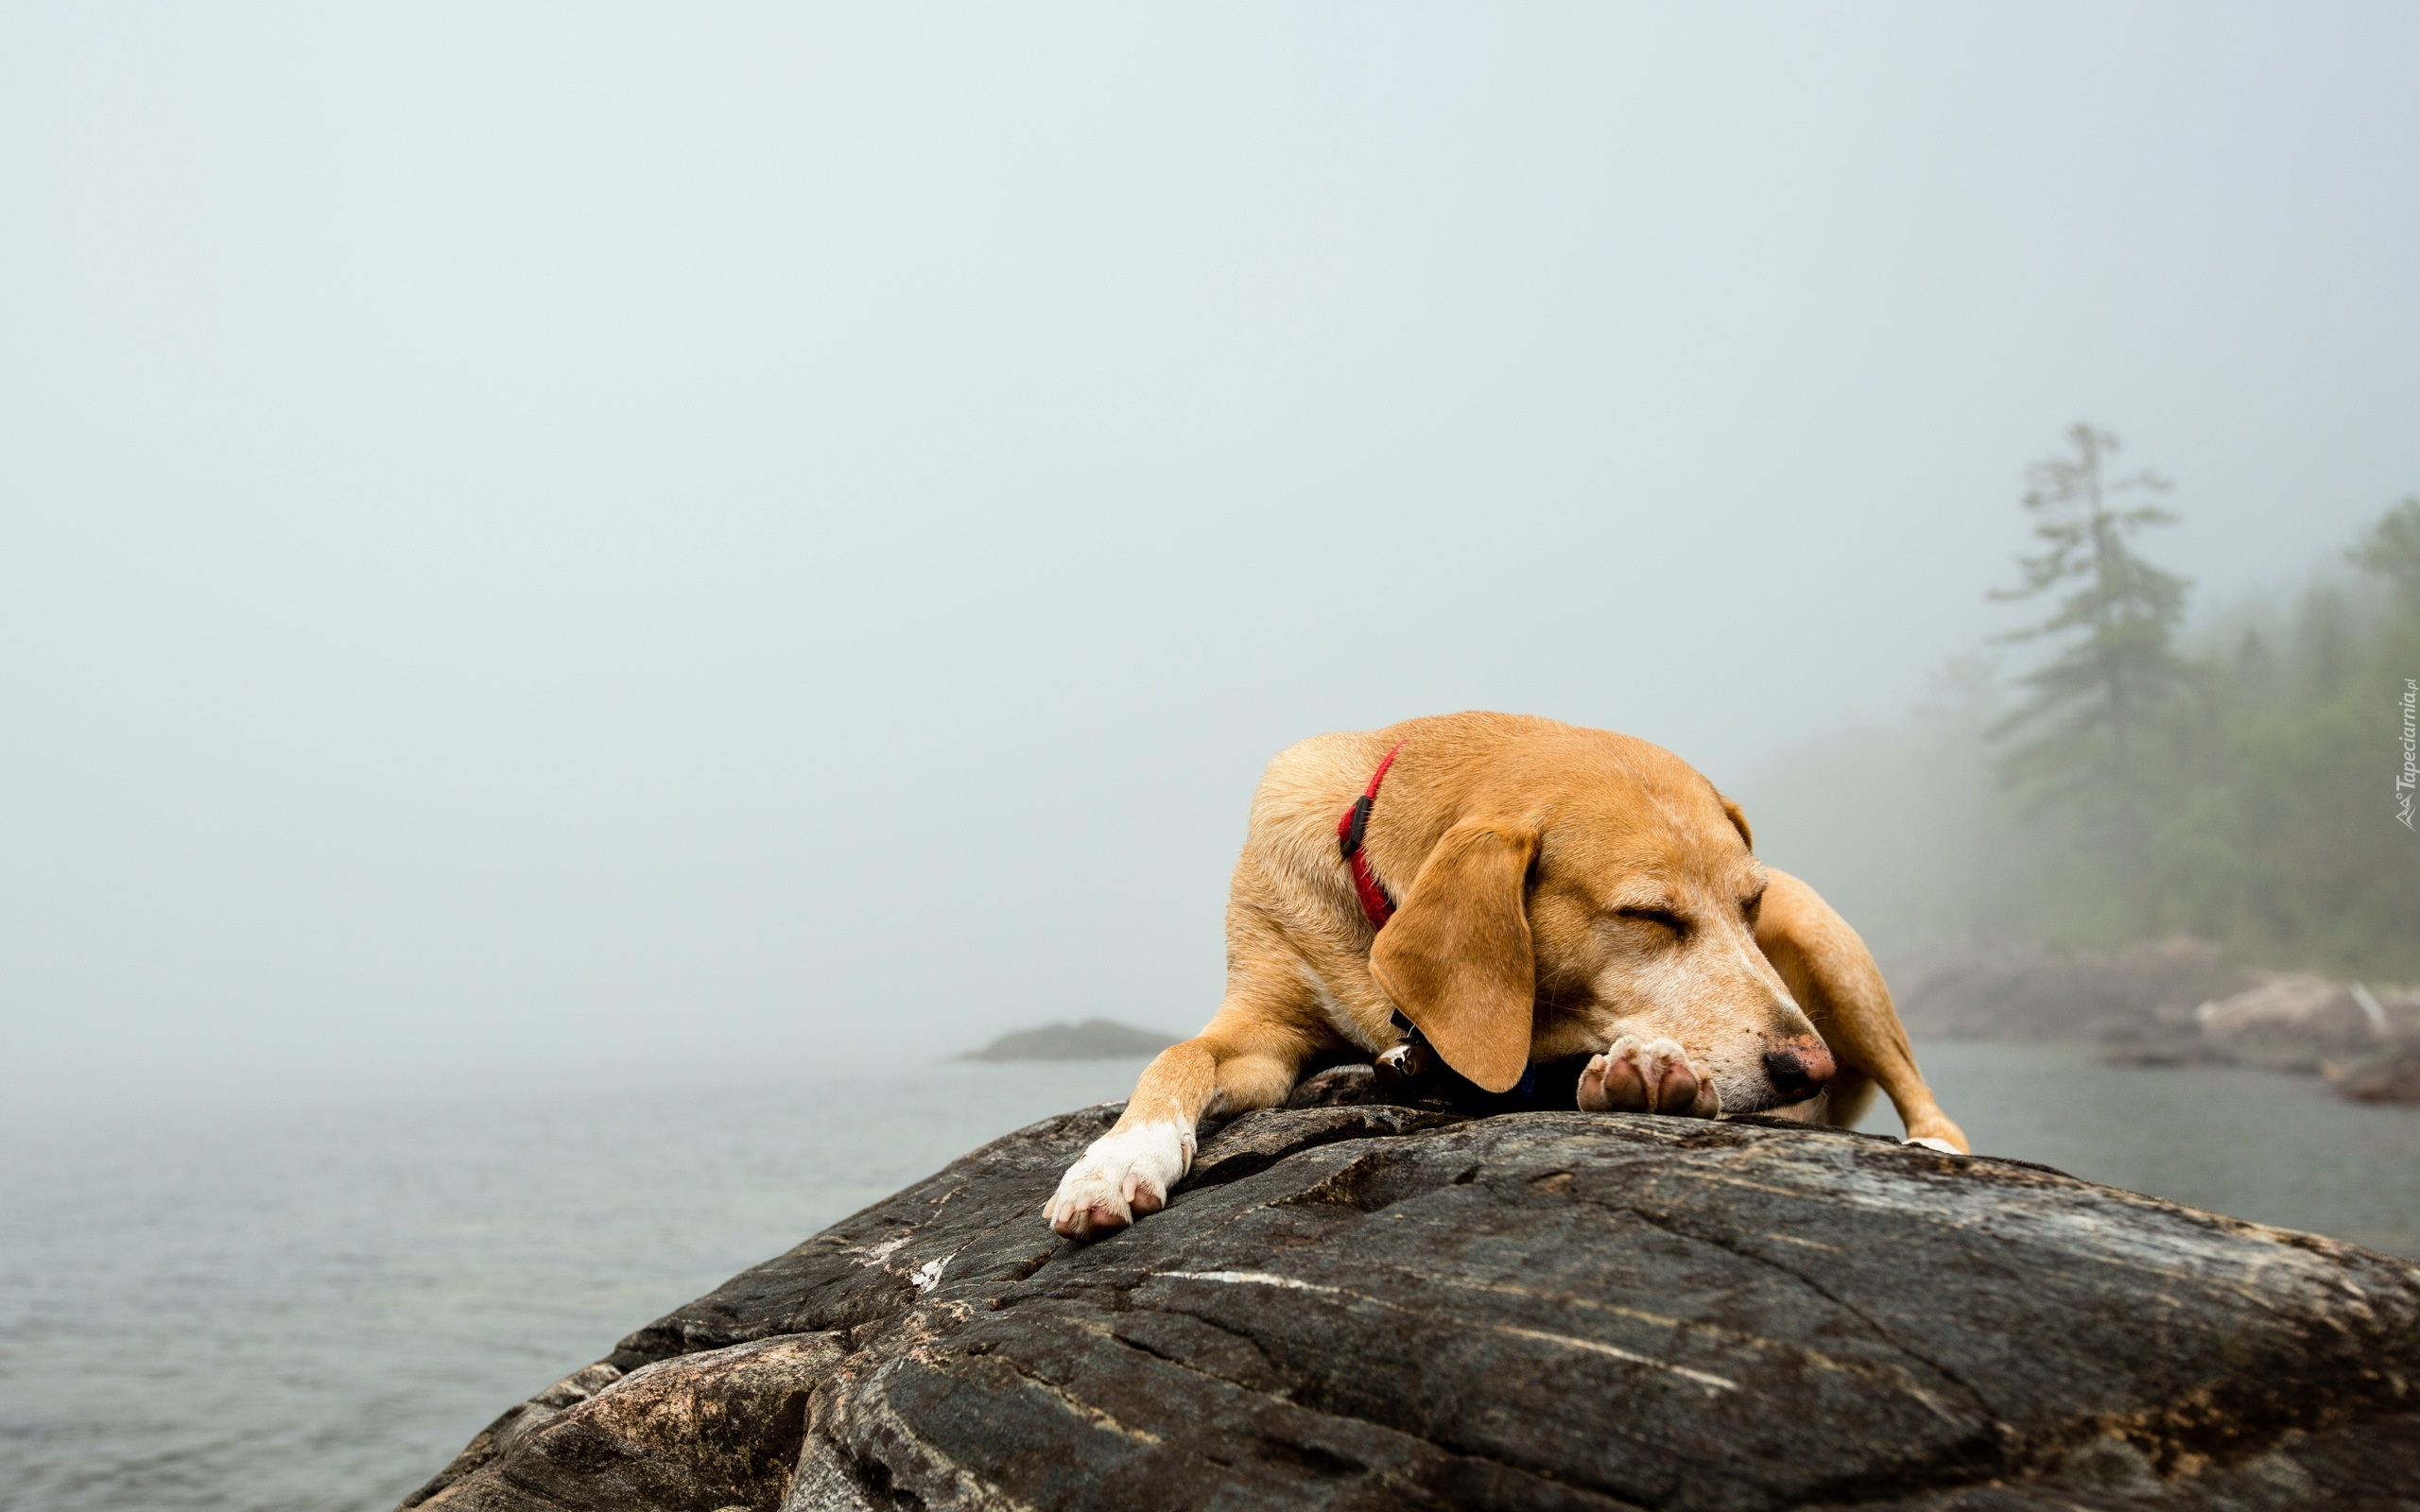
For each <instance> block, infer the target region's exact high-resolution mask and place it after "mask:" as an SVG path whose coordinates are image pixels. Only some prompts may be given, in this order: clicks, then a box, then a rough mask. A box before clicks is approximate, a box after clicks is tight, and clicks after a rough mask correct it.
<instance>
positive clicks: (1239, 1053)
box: [1044, 1011, 1307, 1239]
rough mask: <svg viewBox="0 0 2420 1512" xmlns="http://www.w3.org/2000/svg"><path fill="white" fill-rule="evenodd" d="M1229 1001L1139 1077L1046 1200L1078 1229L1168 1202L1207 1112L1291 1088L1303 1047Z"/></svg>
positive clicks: (1254, 1103)
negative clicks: (1119, 1110) (1237, 1011)
mask: <svg viewBox="0 0 2420 1512" xmlns="http://www.w3.org/2000/svg"><path fill="white" fill-rule="evenodd" d="M1236 1017H1237V1016H1236V1015H1233V1014H1232V1013H1230V1012H1226V1011H1222V1012H1221V1013H1220V1014H1219V1017H1218V1018H1217V1019H1214V1020H1212V1021H1211V1024H1210V1027H1209V1028H1208V1029H1207V1030H1204V1031H1203V1032H1202V1033H1201V1036H1200V1037H1198V1038H1196V1039H1192V1040H1185V1041H1184V1043H1183V1044H1176V1045H1170V1046H1169V1047H1168V1048H1167V1049H1166V1050H1163V1051H1161V1052H1160V1054H1159V1057H1158V1058H1157V1059H1155V1060H1153V1061H1152V1062H1151V1063H1150V1066H1148V1067H1146V1068H1145V1069H1144V1072H1143V1076H1142V1079H1141V1080H1140V1081H1138V1082H1136V1083H1135V1084H1134V1096H1133V1098H1132V1100H1131V1101H1130V1102H1128V1103H1127V1105H1126V1111H1125V1113H1124V1114H1123V1115H1122V1116H1121V1117H1120V1118H1119V1119H1118V1120H1117V1123H1116V1125H1115V1126H1113V1127H1112V1128H1111V1129H1110V1131H1109V1132H1108V1133H1106V1134H1104V1135H1102V1136H1101V1137H1100V1138H1099V1139H1097V1140H1095V1141H1093V1143H1092V1147H1091V1148H1090V1149H1087V1150H1086V1151H1084V1154H1083V1158H1082V1159H1081V1160H1078V1161H1077V1162H1076V1163H1075V1164H1074V1165H1071V1166H1069V1167H1068V1168H1067V1174H1066V1175H1065V1176H1063V1177H1061V1178H1060V1180H1059V1191H1058V1193H1057V1194H1056V1195H1054V1196H1052V1197H1051V1199H1050V1205H1049V1206H1048V1207H1047V1208H1046V1209H1045V1210H1044V1212H1045V1215H1046V1216H1047V1217H1048V1218H1049V1220H1050V1227H1051V1228H1052V1229H1057V1230H1058V1231H1059V1232H1060V1233H1062V1234H1064V1235H1066V1236H1067V1237H1068V1238H1070V1239H1098V1238H1100V1237H1102V1236H1103V1235H1105V1234H1111V1233H1115V1232H1116V1231H1117V1230H1118V1229H1123V1228H1125V1227H1126V1226H1127V1225H1129V1224H1131V1223H1132V1222H1133V1221H1134V1220H1135V1219H1136V1218H1139V1217H1143V1216H1145V1215H1147V1214H1150V1213H1154V1212H1157V1211H1160V1210H1161V1209H1162V1208H1164V1207H1166V1206H1167V1200H1168V1193H1169V1192H1170V1191H1171V1190H1172V1189H1173V1188H1174V1187H1175V1186H1176V1184H1177V1182H1178V1181H1179V1180H1180V1179H1182V1178H1183V1177H1184V1173H1185V1172H1186V1171H1187V1170H1188V1169H1190V1168H1191V1167H1192V1165H1193V1142H1194V1130H1195V1128H1196V1127H1197V1126H1198V1125H1200V1124H1201V1115H1202V1114H1203V1113H1205V1112H1209V1111H1212V1110H1214V1109H1215V1110H1217V1111H1219V1112H1241V1111H1243V1110H1245V1109H1247V1108H1272V1107H1275V1106H1276V1105H1277V1104H1279V1103H1282V1102H1284V1101H1285V1100H1286V1094H1287V1092H1288V1091H1291V1090H1292V1089H1293V1086H1294V1074H1295V1073H1296V1072H1297V1071H1298V1070H1300V1069H1301V1067H1302V1063H1303V1058H1304V1056H1305V1054H1306V1053H1307V1051H1306V1048H1305V1047H1302V1046H1299V1045H1297V1044H1296V1043H1295V1040H1294V1037H1293V1036H1291V1035H1286V1034H1282V1033H1271V1032H1270V1030H1269V1029H1268V1028H1267V1027H1266V1026H1263V1025H1259V1024H1255V1023H1253V1022H1250V1021H1249V1020H1246V1021H1245V1022H1241V1023H1237V1022H1231V1020H1232V1019H1234V1018H1236Z"/></svg>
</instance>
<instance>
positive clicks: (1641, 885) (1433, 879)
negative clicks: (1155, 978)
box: [1047, 713, 1966, 1239]
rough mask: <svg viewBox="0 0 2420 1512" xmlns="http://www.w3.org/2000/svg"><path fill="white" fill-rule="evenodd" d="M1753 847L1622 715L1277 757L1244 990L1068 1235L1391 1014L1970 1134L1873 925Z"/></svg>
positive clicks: (1191, 1043) (1084, 1199)
mask: <svg viewBox="0 0 2420 1512" xmlns="http://www.w3.org/2000/svg"><path fill="white" fill-rule="evenodd" d="M1751 843H1752V842H1751V839H1750V835H1749V831H1748V821H1747V819H1746V818H1745V817H1744V816H1742V815H1741V814H1740V812H1739V809H1738V807H1737V805H1736V804H1734V803H1732V802H1731V801H1730V800H1729V799H1725V798H1723V797H1722V795H1720V793H1717V792H1716V791H1715V790H1714V785H1713V784H1712V783H1711V782H1707V781H1706V780H1705V779H1704V778H1703V777H1702V776H1700V775H1699V774H1698V773H1697V772H1696V771H1695V770H1694V769H1693V768H1691V767H1690V766H1689V765H1687V764H1686V763H1684V762H1683V761H1681V760H1680V759H1679V758H1678V757H1675V756H1673V755H1672V754H1671V753H1670V752H1668V751H1667V750H1664V749H1662V748H1660V747H1655V746H1651V745H1649V744H1647V743H1646V742H1645V741H1642V740H1634V739H1632V738H1630V737H1629V736H1627V735H1616V734H1614V733H1612V732H1610V731H1608V730H1582V729H1578V728H1576V727H1573V726H1570V725H1561V724H1556V723H1555V722H1553V721H1552V720H1547V719H1534V718H1530V717H1528V716H1525V715H1518V714H1494V713H1461V714H1446V715H1443V716H1440V717H1437V718H1432V719H1413V720H1409V721H1407V722H1406V723H1403V724H1400V725H1395V726H1393V727H1392V728H1390V729H1386V730H1371V731H1366V732H1357V733H1348V734H1336V735H1322V736H1320V737H1318V738H1317V739H1314V740H1307V741H1305V742H1304V743H1303V744H1301V745H1299V746H1296V747H1293V748H1292V749H1290V750H1288V751H1286V752H1284V753H1283V754H1281V755H1280V756H1278V758H1277V759H1276V760H1275V761H1273V762H1271V763H1270V764H1269V770H1268V772H1267V773H1266V774H1265V775H1263V777H1262V778H1261V782H1260V787H1259V789H1258V790H1257V791H1256V792H1255V793H1253V803H1252V823H1251V829H1250V832H1249V833H1248V834H1247V835H1246V837H1245V840H1244V852H1243V857H1242V859H1241V860H1239V861H1237V862H1236V875H1235V882H1234V885H1233V889H1232V891H1231V892H1230V894H1229V897H1228V902H1227V996H1226V1001H1224V1002H1223V1003H1221V1004H1220V1005H1219V1011H1218V1014H1217V1016H1216V1017H1214V1018H1212V1019H1211V1021H1210V1024H1209V1027H1208V1028H1206V1029H1204V1030H1202V1031H1201V1034H1200V1035H1199V1036H1197V1037H1195V1038H1194V1039H1191V1040H1185V1041H1184V1043H1183V1044H1178V1045H1172V1046H1170V1047H1169V1048H1168V1049H1167V1050H1165V1051H1163V1052H1162V1053H1161V1054H1160V1056H1159V1058H1157V1059H1155V1060H1153V1061H1152V1062H1151V1064H1150V1067H1149V1069H1147V1070H1146V1071H1145V1072H1144V1073H1143V1077H1142V1080H1141V1081H1140V1082H1139V1083H1138V1084H1137V1085H1136V1087H1135V1089H1134V1097H1133V1100H1132V1102H1130V1103H1129V1104H1128V1105H1127V1108H1126V1112H1125V1115H1124V1116H1123V1117H1121V1118H1120V1119H1119V1120H1118V1121H1117V1124H1116V1126H1115V1127H1114V1128H1112V1129H1111V1130H1110V1132H1109V1133H1107V1134H1105V1135H1103V1136H1102V1137H1101V1138H1100V1139H1098V1140H1097V1141H1095V1142H1094V1143H1093V1145H1092V1147H1091V1148H1090V1149H1089V1150H1087V1151H1086V1152H1085V1153H1084V1156H1083V1158H1082V1159H1081V1160H1078V1161H1077V1162H1076V1163H1075V1165H1074V1166H1072V1167H1071V1168H1069V1170H1068V1172H1067V1174H1066V1176H1065V1177H1064V1178H1063V1180H1061V1182H1060V1183H1059V1192H1058V1194H1057V1195H1056V1196H1054V1197H1053V1198H1052V1199H1051V1201H1050V1206H1049V1208H1048V1210H1047V1211H1048V1216H1049V1219H1050V1225H1051V1227H1052V1228H1053V1229H1057V1230H1058V1231H1059V1232H1060V1233H1063V1234H1066V1235H1068V1236H1070V1237H1073V1238H1079V1239H1086V1238H1096V1237H1098V1236H1099V1235H1101V1234H1103V1233H1106V1232H1109V1231H1112V1230H1115V1229H1123V1228H1125V1227H1126V1226H1127V1225H1128V1224H1130V1223H1132V1221H1133V1220H1134V1219H1135V1218H1136V1217H1137V1216H1139V1215H1142V1214H1146V1213H1152V1212H1157V1211H1159V1210H1160V1208H1161V1207H1162V1206H1163V1205H1164V1204H1165V1203H1166V1202H1167V1195H1168V1191H1169V1189H1170V1188H1171V1187H1172V1186H1173V1185H1174V1184H1175V1183H1176V1181H1177V1180H1178V1178H1179V1177H1183V1176H1184V1172H1185V1170H1186V1168H1187V1167H1188V1166H1189V1165H1190V1164H1191V1163H1192V1160H1193V1148H1194V1130H1195V1126H1196V1125H1198V1124H1199V1123H1200V1121H1201V1117H1202V1115H1203V1114H1205V1113H1234V1112H1240V1111H1243V1110H1244V1109H1247V1108H1269V1107H1272V1106H1274V1105H1276V1104H1278V1103H1282V1102H1284V1101H1285V1100H1286V1095H1287V1093H1288V1091H1291V1090H1292V1089H1293V1086H1294V1082H1295V1078H1296V1075H1297V1074H1299V1073H1300V1071H1301V1070H1302V1068H1303V1066H1304V1065H1305V1062H1307V1061H1309V1060H1311V1059H1312V1058H1313V1057H1334V1056H1336V1055H1337V1054H1339V1053H1340V1052H1343V1053H1353V1052H1358V1053H1364V1054H1368V1055H1371V1056H1383V1055H1386V1054H1388V1053H1390V1052H1392V1053H1393V1054H1394V1055H1395V1056H1396V1057H1400V1056H1402V1055H1403V1054H1404V1044H1405V1041H1406V1038H1407V1037H1406V1033H1405V1031H1404V1030H1403V1029H1402V1028H1400V1027H1399V1026H1398V1024H1397V1022H1396V1012H1397V1010H1398V1009H1400V1010H1401V1013H1402V1015H1403V1017H1404V1019H1406V1020H1408V1021H1409V1023H1410V1024H1411V1025H1413V1026H1414V1028H1415V1029H1416V1031H1417V1036H1416V1039H1417V1040H1425V1042H1426V1046H1427V1047H1429V1048H1430V1049H1432V1050H1433V1052H1434V1054H1435V1055H1436V1056H1437V1057H1442V1058H1443V1061H1444V1062H1445V1064H1446V1065H1447V1066H1449V1067H1450V1068H1452V1070H1453V1071H1455V1072H1457V1073H1459V1074H1461V1075H1462V1076H1464V1077H1466V1078H1468V1079H1469V1080H1470V1081H1472V1082H1475V1083H1477V1084H1478V1087H1480V1088H1482V1089H1484V1090H1485V1091H1490V1092H1501V1091H1507V1090H1508V1089H1511V1088H1513V1086H1515V1085H1516V1084H1518V1083H1519V1082H1521V1080H1522V1078H1523V1074H1524V1073H1525V1072H1526V1071H1527V1070H1528V1068H1529V1067H1530V1065H1531V1064H1532V1063H1534V1062H1545V1061H1549V1060H1557V1059H1561V1058H1562V1057H1577V1056H1589V1057H1591V1058H1589V1059H1588V1061H1587V1062H1586V1068H1585V1070H1584V1071H1583V1072H1582V1074H1581V1077H1580V1086H1579V1105H1580V1107H1581V1108H1584V1109H1588V1110H1591V1111H1603V1110H1608V1109H1623V1110H1630V1111H1641V1112H1655V1113H1675V1114H1683V1115H1686V1116H1689V1117H1694V1118H1711V1117H1714V1116H1716V1115H1717V1114H1719V1113H1726V1112H1729V1113H1745V1112H1758V1111H1765V1110H1771V1109H1775V1108H1785V1107H1789V1106H1791V1105H1801V1106H1802V1107H1804V1106H1805V1105H1809V1104H1810V1103H1811V1102H1812V1100H1813V1099H1816V1098H1817V1097H1819V1095H1820V1096H1823V1097H1824V1098H1825V1099H1826V1101H1825V1103H1824V1105H1822V1106H1821V1107H1820V1111H1821V1112H1822V1113H1823V1114H1824V1116H1828V1117H1829V1118H1830V1119H1831V1120H1832V1121H1833V1122H1835V1123H1841V1124H1845V1123H1849V1122H1851V1121H1853V1120H1854V1119H1855V1118H1856V1116H1857V1114H1858V1111H1859V1110H1860V1109H1861V1108H1862V1107H1863V1105H1864V1103H1865V1101H1866V1099H1867V1097H1868V1096H1869V1095H1870V1094H1871V1092H1872V1090H1873V1085H1874V1084H1875V1083H1877V1082H1878V1083H1880V1084H1881V1087H1882V1090H1883V1091H1885V1092H1887V1093H1889V1094H1890V1097H1891V1101H1892V1102H1893V1104H1894V1105H1896V1107H1897V1108H1898V1111H1899V1118H1900V1122H1901V1123H1902V1124H1903V1125H1905V1126H1906V1128H1907V1131H1908V1138H1909V1139H1910V1141H1911V1142H1914V1143H1924V1144H1928V1145H1931V1146H1933V1147H1935V1148H1938V1149H1944V1150H1952V1151H1963V1150H1964V1149H1965V1148H1966V1137H1965V1136H1964V1135H1963V1134H1962V1133H1961V1132H1960V1131H1959V1128H1958V1125H1955V1124H1953V1123H1951V1122H1950V1121H1949V1120H1948V1119H1947V1118H1946V1117H1945V1116H1943V1114H1942V1111H1941V1108H1939V1107H1938V1106H1937V1105H1936V1104H1935V1103H1934V1102H1933V1099H1932V1093H1931V1092H1930V1091H1927V1089H1926V1087H1925V1083H1924V1078H1923V1077H1922V1076H1921V1075H1920V1074H1918V1073H1917V1071H1916V1063H1915V1057H1913V1055H1911V1054H1910V1051H1909V1048H1908V1039H1907V1035H1906V1033H1905V1031H1903V1030H1902V1029H1901V1028H1900V1026H1899V1018H1898V1015H1897V1014H1896V1013H1895V1012H1894V1011H1893V1009H1892V1006H1891V993H1890V989H1889V988H1886V987H1884V986H1883V983H1882V974H1881V972H1880V971H1877V970H1876V967H1875V964H1874V958H1873V957H1872V956H1871V955H1869V954H1867V953H1866V949H1865V943H1864V942H1863V941H1862V940H1860V939H1858V936H1857V932H1856V931H1855V930H1852V929H1851V928H1849V926H1848V924H1847V923H1846V922H1845V921H1843V920H1842V919H1841V917H1840V916H1839V915H1838V914H1836V913H1834V912H1832V910H1831V909H1830V907H1828V906H1827V905H1826V904H1825V903H1824V900H1823V899H1821V898H1819V897H1817V896H1816V895H1815V892H1814V890H1813V889H1812V888H1810V887H1808V886H1807V885H1806V884H1805V883H1803V882H1800V881H1798V880H1797V879H1796V878H1794V877H1789V876H1786V875H1784V874H1783V873H1781V872H1778V871H1775V870H1773V869H1772V868H1769V867H1766V866H1764V865H1762V864H1761V863H1759V862H1758V861H1757V860H1756V858H1755V854H1754V853H1753V851H1751V849H1750V846H1751ZM1397 900H1400V907H1399V908H1398V906H1397ZM1816 1110H1818V1109H1816V1108H1807V1109H1806V1113H1811V1112H1813V1111H1816ZM1806 1113H1802V1115H1801V1116H1806Z"/></svg>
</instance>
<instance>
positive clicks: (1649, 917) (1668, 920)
mask: <svg viewBox="0 0 2420 1512" xmlns="http://www.w3.org/2000/svg"><path fill="white" fill-rule="evenodd" d="M1614 917H1615V918H1616V919H1635V920H1637V921H1638V922H1639V923H1642V924H1654V925H1657V926H1659V927H1661V928H1664V929H1668V930H1670V931H1671V932H1672V937H1673V938H1674V939H1685V938H1686V937H1687V936H1688V933H1689V921H1688V920H1687V919H1683V918H1682V917H1681V916H1680V915H1678V914H1676V913H1674V912H1672V910H1670V909H1669V908H1616V909H1615V910H1614Z"/></svg>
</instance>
